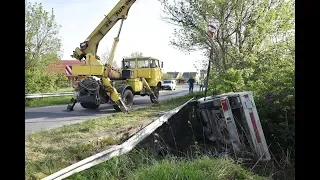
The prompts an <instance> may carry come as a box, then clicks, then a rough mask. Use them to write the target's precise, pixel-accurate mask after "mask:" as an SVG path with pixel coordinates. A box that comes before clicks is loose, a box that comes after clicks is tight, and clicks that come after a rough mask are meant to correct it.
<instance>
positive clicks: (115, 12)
mask: <svg viewBox="0 0 320 180" xmlns="http://www.w3.org/2000/svg"><path fill="white" fill-rule="evenodd" d="M135 1H136V0H120V1H119V2H118V3H117V4H116V5H115V7H114V8H113V9H112V10H111V11H110V12H109V14H108V15H107V16H106V17H105V18H104V19H103V20H102V21H101V22H100V24H99V25H98V26H97V27H96V28H95V29H94V30H93V32H92V33H91V34H90V35H89V36H88V38H87V39H86V40H85V41H84V42H83V43H80V48H79V47H77V48H76V49H75V51H73V55H72V57H73V58H76V59H78V60H81V59H82V58H84V57H85V58H86V55H87V54H89V53H90V55H91V56H94V57H96V59H97V60H98V58H97V55H96V54H97V49H98V46H99V42H100V41H101V40H102V38H103V37H104V36H105V35H106V34H107V33H108V32H109V31H110V29H111V28H112V27H113V26H114V25H115V24H116V23H117V22H118V21H119V20H120V19H126V18H127V15H128V12H129V9H130V7H131V6H132V5H133V3H134V2H135ZM99 61H100V60H99ZM99 64H102V63H101V62H99Z"/></svg>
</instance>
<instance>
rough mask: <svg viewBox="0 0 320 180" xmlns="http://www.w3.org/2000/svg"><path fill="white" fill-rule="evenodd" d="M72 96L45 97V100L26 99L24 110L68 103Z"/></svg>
mask: <svg viewBox="0 0 320 180" xmlns="http://www.w3.org/2000/svg"><path fill="white" fill-rule="evenodd" d="M71 97H72V96H61V97H45V98H33V99H27V100H26V101H25V108H33V107H44V106H54V105H62V104H65V105H66V107H67V104H68V103H69V101H70V99H71Z"/></svg>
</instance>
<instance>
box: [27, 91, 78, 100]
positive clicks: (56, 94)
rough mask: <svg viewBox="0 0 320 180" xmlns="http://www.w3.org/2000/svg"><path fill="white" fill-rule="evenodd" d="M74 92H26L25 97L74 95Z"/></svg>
mask: <svg viewBox="0 0 320 180" xmlns="http://www.w3.org/2000/svg"><path fill="white" fill-rule="evenodd" d="M72 95H74V92H60V93H37V94H26V95H25V98H26V99H30V98H44V97H61V96H72Z"/></svg>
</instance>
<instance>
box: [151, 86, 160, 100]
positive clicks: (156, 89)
mask: <svg viewBox="0 0 320 180" xmlns="http://www.w3.org/2000/svg"><path fill="white" fill-rule="evenodd" d="M151 90H152V91H153V94H154V95H155V97H154V96H153V94H150V101H151V102H152V103H159V102H158V99H159V87H158V86H156V87H151Z"/></svg>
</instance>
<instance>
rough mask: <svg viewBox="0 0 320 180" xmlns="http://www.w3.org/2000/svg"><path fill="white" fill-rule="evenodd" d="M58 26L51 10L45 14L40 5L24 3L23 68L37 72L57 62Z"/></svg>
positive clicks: (58, 50)
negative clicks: (52, 62)
mask: <svg viewBox="0 0 320 180" xmlns="http://www.w3.org/2000/svg"><path fill="white" fill-rule="evenodd" d="M59 29H60V26H59V25H58V24H57V23H56V22H55V15H54V13H53V10H52V11H51V12H47V11H46V10H44V8H43V6H42V4H41V3H40V4H39V3H34V4H32V3H30V2H26V11H25V32H26V35H25V68H26V70H39V69H40V68H42V69H43V68H46V67H47V66H48V64H49V63H50V62H51V61H54V60H57V58H58V55H59V53H60V51H61V39H60V38H59V37H58V34H59Z"/></svg>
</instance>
